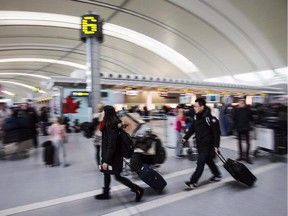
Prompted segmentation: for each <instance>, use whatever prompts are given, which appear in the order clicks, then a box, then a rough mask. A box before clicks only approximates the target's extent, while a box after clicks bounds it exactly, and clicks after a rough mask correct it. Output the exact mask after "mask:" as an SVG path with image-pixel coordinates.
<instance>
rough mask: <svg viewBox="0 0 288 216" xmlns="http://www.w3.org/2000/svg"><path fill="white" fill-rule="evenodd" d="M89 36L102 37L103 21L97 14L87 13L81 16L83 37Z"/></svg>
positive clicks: (83, 38)
mask: <svg viewBox="0 0 288 216" xmlns="http://www.w3.org/2000/svg"><path fill="white" fill-rule="evenodd" d="M87 37H96V38H98V39H101V38H102V22H101V21H100V17H99V16H98V15H96V14H86V15H83V16H82V17H81V39H82V40H85V39H86V38H87Z"/></svg>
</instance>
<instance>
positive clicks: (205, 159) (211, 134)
mask: <svg viewBox="0 0 288 216" xmlns="http://www.w3.org/2000/svg"><path fill="white" fill-rule="evenodd" d="M194 110H195V115H194V119H193V123H192V126H191V127H190V128H189V130H188V132H187V133H186V134H185V136H184V137H183V139H182V143H185V142H186V141H187V140H188V139H189V138H190V137H191V136H192V134H194V133H195V137H196V146H197V150H198V154H199V155H198V160H197V167H196V170H195V172H194V173H193V174H192V176H191V178H190V181H187V182H185V184H186V185H187V186H188V187H189V188H191V189H194V188H195V187H196V186H197V182H198V180H199V178H200V177H201V175H202V173H203V171H204V166H205V164H207V165H208V166H209V168H210V170H211V172H212V173H213V176H212V177H211V178H210V179H209V181H210V182H217V181H220V180H221V173H220V171H219V169H218V168H217V166H216V164H215V163H214V161H213V158H214V154H215V152H216V151H219V143H220V129H219V122H218V120H217V119H216V118H215V117H213V116H212V115H211V110H210V109H209V108H208V107H207V106H206V101H205V100H204V99H203V98H197V99H196V100H195V105H194Z"/></svg>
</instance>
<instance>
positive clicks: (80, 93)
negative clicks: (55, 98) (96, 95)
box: [71, 91, 89, 97]
mask: <svg viewBox="0 0 288 216" xmlns="http://www.w3.org/2000/svg"><path fill="white" fill-rule="evenodd" d="M71 96H72V97H88V96H89V92H86V91H72V92H71Z"/></svg>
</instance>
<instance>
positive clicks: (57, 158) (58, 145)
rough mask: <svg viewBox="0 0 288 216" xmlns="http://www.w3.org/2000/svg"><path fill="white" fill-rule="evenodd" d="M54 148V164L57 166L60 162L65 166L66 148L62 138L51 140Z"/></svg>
mask: <svg viewBox="0 0 288 216" xmlns="http://www.w3.org/2000/svg"><path fill="white" fill-rule="evenodd" d="M53 144H54V147H55V150H54V165H56V166H59V165H60V164H61V163H62V165H63V166H65V165H66V164H67V163H66V149H65V144H64V143H63V141H62V140H56V141H54V142H53Z"/></svg>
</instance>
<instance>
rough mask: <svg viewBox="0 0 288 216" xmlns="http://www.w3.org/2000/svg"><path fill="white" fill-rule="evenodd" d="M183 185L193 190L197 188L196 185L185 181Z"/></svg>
mask: <svg viewBox="0 0 288 216" xmlns="http://www.w3.org/2000/svg"><path fill="white" fill-rule="evenodd" d="M185 185H186V186H187V187H188V188H190V189H195V188H196V187H197V184H196V183H192V182H190V181H186V182H185Z"/></svg>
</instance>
